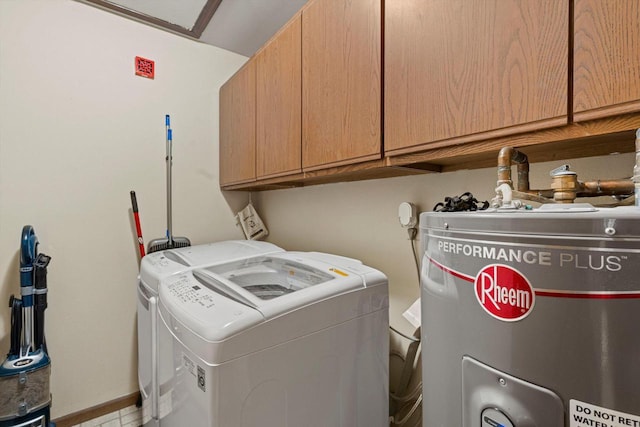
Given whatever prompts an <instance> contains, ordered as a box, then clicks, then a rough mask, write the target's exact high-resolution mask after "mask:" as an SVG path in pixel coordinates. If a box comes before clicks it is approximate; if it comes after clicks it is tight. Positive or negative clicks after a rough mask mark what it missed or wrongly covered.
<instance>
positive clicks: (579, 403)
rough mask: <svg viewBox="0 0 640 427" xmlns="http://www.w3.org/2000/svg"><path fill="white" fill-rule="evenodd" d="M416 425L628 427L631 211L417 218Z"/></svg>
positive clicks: (637, 327)
mask: <svg viewBox="0 0 640 427" xmlns="http://www.w3.org/2000/svg"><path fill="white" fill-rule="evenodd" d="M420 229H421V239H422V242H423V258H422V270H421V282H422V283H421V288H422V298H421V299H422V325H423V326H422V333H423V336H422V339H423V341H422V343H423V376H424V378H423V393H424V399H423V426H424V427H456V426H461V427H534V426H537V427H593V426H597V427H605V426H606V427H618V426H640V208H638V207H635V206H628V207H615V208H595V207H593V206H591V205H589V204H545V205H542V207H541V208H537V209H489V210H486V211H480V212H446V213H445V212H429V213H423V214H421V216H420Z"/></svg>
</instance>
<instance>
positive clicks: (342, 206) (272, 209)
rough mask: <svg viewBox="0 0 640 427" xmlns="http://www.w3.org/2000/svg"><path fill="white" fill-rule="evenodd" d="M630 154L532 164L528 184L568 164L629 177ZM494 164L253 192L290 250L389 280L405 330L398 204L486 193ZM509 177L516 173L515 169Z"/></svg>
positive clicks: (584, 171) (542, 183)
mask: <svg viewBox="0 0 640 427" xmlns="http://www.w3.org/2000/svg"><path fill="white" fill-rule="evenodd" d="M633 162H634V156H633V154H622V155H615V156H607V157H594V158H586V159H576V160H568V161H558V162H549V163H540V164H532V165H531V184H532V188H549V184H550V179H549V173H548V172H549V171H550V170H551V169H553V168H555V167H557V166H560V165H561V164H564V163H569V164H570V165H571V168H572V170H575V171H576V172H577V173H578V177H579V178H580V179H581V180H590V179H598V178H602V179H606V178H609V179H613V178H623V177H629V176H631V175H632V171H633ZM496 175H497V174H496V170H495V168H489V169H480V170H473V171H458V172H452V173H443V174H431V175H421V176H412V177H402V178H388V179H383V180H373V181H361V182H352V183H339V184H327V185H319V186H314V187H306V188H296V189H287V190H274V191H267V192H263V193H255V194H254V195H253V200H254V204H255V205H256V207H257V208H258V211H259V213H260V215H261V217H262V218H263V219H264V221H265V224H266V225H267V227H268V229H269V231H270V235H269V238H268V240H270V241H271V242H273V243H275V244H277V245H280V246H282V247H283V248H285V249H289V250H316V251H324V252H332V253H336V254H340V255H345V256H349V257H354V258H358V259H360V260H362V261H363V262H364V263H365V264H368V265H371V266H373V267H375V268H378V269H380V270H381V271H383V272H384V273H385V274H386V275H387V276H388V277H389V286H390V322H391V325H393V326H395V327H396V328H397V329H399V330H401V331H403V332H405V333H412V332H413V327H412V326H411V325H410V324H409V323H408V322H407V321H406V320H405V319H404V318H403V317H402V313H403V312H404V311H405V310H406V309H407V308H408V307H409V306H410V305H411V304H412V303H413V301H414V300H415V299H416V298H417V297H418V296H419V287H418V282H417V273H416V268H415V265H414V263H413V260H412V252H411V246H410V243H409V240H408V239H407V231H406V230H405V229H403V228H401V226H400V224H399V221H398V206H399V205H400V203H401V202H403V201H406V202H412V203H414V204H416V205H418V206H419V208H420V209H419V210H420V211H429V210H432V209H433V207H434V205H435V204H436V203H438V202H440V201H443V200H444V197H445V196H454V195H460V194H462V193H464V192H466V191H471V192H472V193H473V194H474V195H475V196H476V197H477V198H478V199H481V200H487V199H489V200H490V199H491V198H492V197H493V189H494V187H495V183H496V178H497V176H496ZM514 177H515V173H514Z"/></svg>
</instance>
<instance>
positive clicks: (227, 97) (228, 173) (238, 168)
mask: <svg viewBox="0 0 640 427" xmlns="http://www.w3.org/2000/svg"><path fill="white" fill-rule="evenodd" d="M255 179H256V64H255V61H253V60H249V62H248V63H247V64H245V65H244V66H243V67H242V68H241V69H240V70H239V71H238V72H237V73H236V74H235V75H234V76H233V77H231V79H229V81H227V82H226V83H225V84H224V86H222V87H221V88H220V185H222V186H224V185H229V184H239V183H243V182H250V181H255Z"/></svg>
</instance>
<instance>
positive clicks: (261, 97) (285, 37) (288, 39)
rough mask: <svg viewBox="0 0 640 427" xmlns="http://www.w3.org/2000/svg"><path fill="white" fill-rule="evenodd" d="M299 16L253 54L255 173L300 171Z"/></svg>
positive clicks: (273, 173) (264, 176) (268, 173)
mask: <svg viewBox="0 0 640 427" xmlns="http://www.w3.org/2000/svg"><path fill="white" fill-rule="evenodd" d="M301 24H302V18H301V16H300V14H298V15H296V16H295V17H294V18H293V19H292V20H290V21H289V23H288V24H287V25H286V26H285V27H283V29H282V30H280V31H279V32H278V34H276V36H275V37H274V38H273V39H271V40H270V41H269V43H268V44H267V45H265V47H264V48H263V49H262V50H261V51H260V52H258V54H257V55H256V62H257V77H256V85H257V89H256V90H257V97H256V104H257V106H256V108H257V111H256V114H257V116H256V125H257V130H256V132H257V133H256V156H257V157H256V173H257V177H258V178H267V177H274V176H280V175H287V174H290V173H295V172H301V170H302V165H301V162H302V161H301V154H300V153H301V138H302V116H301V114H302V112H301V106H302V59H301V55H302V51H301V43H302V34H301V31H302V25H301Z"/></svg>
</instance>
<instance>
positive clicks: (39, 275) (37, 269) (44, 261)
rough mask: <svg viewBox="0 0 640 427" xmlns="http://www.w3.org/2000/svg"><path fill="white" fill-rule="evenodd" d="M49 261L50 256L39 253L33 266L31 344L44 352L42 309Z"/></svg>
mask: <svg viewBox="0 0 640 427" xmlns="http://www.w3.org/2000/svg"><path fill="white" fill-rule="evenodd" d="M49 262H51V257H50V256H47V255H45V254H39V255H38V258H36V262H35V263H34V264H33V267H34V279H35V281H34V285H35V290H34V291H33V292H34V294H35V296H34V311H33V346H34V350H36V351H37V350H39V349H40V348H41V347H42V349H43V350H44V351H45V352H46V351H47V347H46V343H45V339H44V311H45V310H46V308H47V266H48V265H49Z"/></svg>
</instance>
